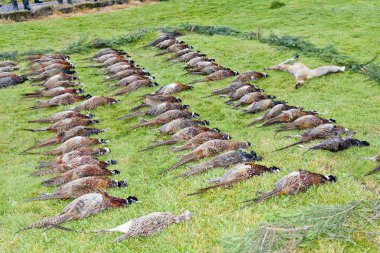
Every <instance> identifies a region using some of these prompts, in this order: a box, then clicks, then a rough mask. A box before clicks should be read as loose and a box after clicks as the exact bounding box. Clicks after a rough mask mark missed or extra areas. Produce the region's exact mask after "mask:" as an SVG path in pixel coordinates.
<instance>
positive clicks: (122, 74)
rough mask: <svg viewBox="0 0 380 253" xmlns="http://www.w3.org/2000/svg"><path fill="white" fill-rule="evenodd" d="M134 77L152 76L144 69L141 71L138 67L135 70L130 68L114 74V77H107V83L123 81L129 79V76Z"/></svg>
mask: <svg viewBox="0 0 380 253" xmlns="http://www.w3.org/2000/svg"><path fill="white" fill-rule="evenodd" d="M133 75H137V76H145V75H148V76H149V75H150V73H149V72H147V71H146V70H144V69H140V68H137V67H133V68H129V69H125V70H123V71H120V72H117V73H116V74H113V75H110V76H107V77H106V78H105V81H112V80H121V79H123V78H126V77H129V76H133Z"/></svg>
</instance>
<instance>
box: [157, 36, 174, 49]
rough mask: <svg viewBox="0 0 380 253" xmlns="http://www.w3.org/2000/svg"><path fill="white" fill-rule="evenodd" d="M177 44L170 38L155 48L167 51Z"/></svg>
mask: <svg viewBox="0 0 380 253" xmlns="http://www.w3.org/2000/svg"><path fill="white" fill-rule="evenodd" d="M175 42H176V40H175V38H169V39H166V40H164V41H161V42H160V43H158V44H157V45H155V46H156V47H158V48H159V49H166V48H168V47H170V46H171V45H173V44H174V43H175Z"/></svg>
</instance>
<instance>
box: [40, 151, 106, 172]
mask: <svg viewBox="0 0 380 253" xmlns="http://www.w3.org/2000/svg"><path fill="white" fill-rule="evenodd" d="M110 152H111V150H110V149H109V148H95V149H92V148H88V147H84V148H78V149H75V150H73V151H71V152H68V153H66V154H63V155H61V156H59V157H58V158H57V159H55V160H54V161H47V162H46V161H45V162H40V164H39V166H38V168H50V167H55V166H58V165H60V164H64V163H68V162H70V161H71V160H72V159H75V158H77V157H82V156H102V155H105V154H108V153H110Z"/></svg>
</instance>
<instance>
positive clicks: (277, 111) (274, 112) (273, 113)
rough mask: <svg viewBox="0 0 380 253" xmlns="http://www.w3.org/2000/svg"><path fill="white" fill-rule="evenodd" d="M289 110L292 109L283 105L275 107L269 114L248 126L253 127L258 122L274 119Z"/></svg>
mask: <svg viewBox="0 0 380 253" xmlns="http://www.w3.org/2000/svg"><path fill="white" fill-rule="evenodd" d="M289 109H291V108H288V106H287V105H285V104H282V103H281V104H278V105H275V106H273V107H272V108H271V109H270V110H269V111H268V112H266V113H265V114H264V115H263V116H261V117H258V118H256V119H254V120H253V121H252V122H251V123H249V124H248V125H247V127H250V126H253V125H254V124H256V123H258V122H261V121H266V120H269V119H271V118H274V117H276V116H278V115H280V114H281V113H282V112H283V111H285V110H289Z"/></svg>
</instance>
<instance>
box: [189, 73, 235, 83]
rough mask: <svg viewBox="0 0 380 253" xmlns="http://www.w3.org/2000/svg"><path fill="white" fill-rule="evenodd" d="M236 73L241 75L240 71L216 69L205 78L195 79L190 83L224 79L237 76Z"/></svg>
mask: <svg viewBox="0 0 380 253" xmlns="http://www.w3.org/2000/svg"><path fill="white" fill-rule="evenodd" d="M236 75H239V72H237V71H232V70H219V71H216V72H214V73H212V74H210V75H208V76H206V77H205V78H203V79H200V80H195V81H192V82H190V83H188V84H194V83H200V82H213V81H219V80H223V79H226V78H228V77H231V76H236Z"/></svg>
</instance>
